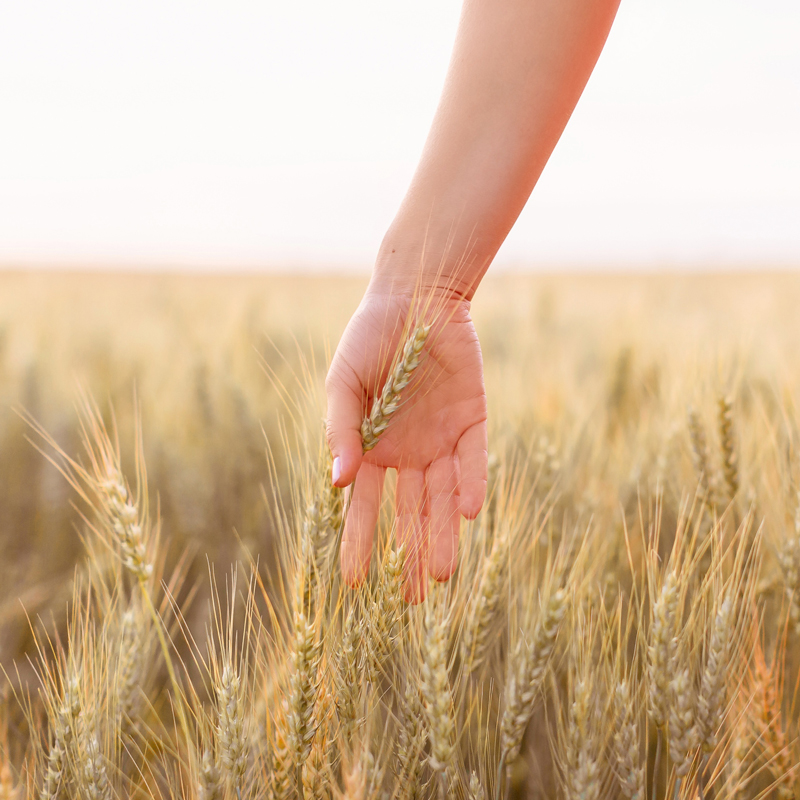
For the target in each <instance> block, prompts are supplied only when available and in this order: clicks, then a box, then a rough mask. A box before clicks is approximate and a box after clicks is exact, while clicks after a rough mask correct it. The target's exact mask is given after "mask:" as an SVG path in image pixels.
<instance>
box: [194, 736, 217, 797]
mask: <svg viewBox="0 0 800 800" xmlns="http://www.w3.org/2000/svg"><path fill="white" fill-rule="evenodd" d="M197 796H198V800H222V784H221V781H220V776H219V769H217V763H216V760H215V758H214V754H213V753H212V752H211V749H210V748H208V747H207V748H206V749H205V750H204V751H203V758H202V759H201V762H200V767H199V769H198V780H197Z"/></svg>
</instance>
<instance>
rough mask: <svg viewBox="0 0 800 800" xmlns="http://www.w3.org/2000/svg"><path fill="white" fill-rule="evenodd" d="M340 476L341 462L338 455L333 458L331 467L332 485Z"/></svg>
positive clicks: (337, 481)
mask: <svg viewBox="0 0 800 800" xmlns="http://www.w3.org/2000/svg"><path fill="white" fill-rule="evenodd" d="M341 477H342V462H341V461H340V460H339V456H336V458H334V459H333V469H332V470H331V481H332V483H333V485H334V486H336V484H337V483H339V478H341Z"/></svg>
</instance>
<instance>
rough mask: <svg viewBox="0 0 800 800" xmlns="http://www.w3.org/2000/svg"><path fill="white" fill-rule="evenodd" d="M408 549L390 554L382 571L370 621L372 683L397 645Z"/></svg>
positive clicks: (370, 671) (370, 674) (401, 548)
mask: <svg viewBox="0 0 800 800" xmlns="http://www.w3.org/2000/svg"><path fill="white" fill-rule="evenodd" d="M405 560H406V546H405V544H402V545H400V547H398V548H397V550H390V551H389V554H388V555H387V556H386V559H385V560H384V563H383V568H382V569H381V579H380V583H379V585H378V592H377V597H376V599H375V603H374V608H373V609H372V611H371V612H370V616H369V620H370V624H369V631H370V636H369V640H368V641H369V648H368V652H369V664H368V668H369V680H370V681H371V682H373V683H374V682H375V681H376V680H377V679H378V676H379V673H380V670H381V667H382V666H383V663H384V662H385V661H386V659H387V658H388V657H389V656H390V655H391V653H392V651H393V650H394V648H395V647H396V645H397V641H398V638H399V635H400V617H401V614H402V608H403V568H404V566H405Z"/></svg>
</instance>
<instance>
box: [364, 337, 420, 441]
mask: <svg viewBox="0 0 800 800" xmlns="http://www.w3.org/2000/svg"><path fill="white" fill-rule="evenodd" d="M430 330H431V326H430V325H418V326H417V327H416V328H415V329H414V331H413V332H412V333H411V335H410V336H409V337H408V339H407V340H406V343H405V345H404V346H403V353H402V356H401V358H400V359H399V361H398V362H397V364H396V365H395V367H394V369H392V371H391V372H390V373H389V377H388V378H387V379H386V383H385V384H384V385H383V391H382V392H381V394H380V396H379V397H376V398H375V401H374V402H373V404H372V411H371V412H370V415H369V416H368V417H364V421H363V422H362V423H361V447H362V449H363V450H364V452H365V453H366V452H367V451H369V450H372V448H373V447H375V445H376V444H377V443H378V439H379V438H380V436H381V434H382V433H383V432H384V431H385V430H386V428H388V427H389V420H390V418H391V416H392V414H394V413H395V412H396V411H397V409H398V408H399V407H400V393H401V392H402V391H403V390H404V389H405V388H406V386H408V384H409V382H410V380H411V376H412V375H413V374H414V371H415V370H416V369H417V367H418V366H419V357H420V354H421V353H422V349H423V348H424V347H425V342H426V341H427V339H428V334H429V333H430Z"/></svg>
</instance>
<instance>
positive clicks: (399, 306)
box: [326, 0, 619, 602]
mask: <svg viewBox="0 0 800 800" xmlns="http://www.w3.org/2000/svg"><path fill="white" fill-rule="evenodd" d="M618 5H619V0H465V2H464V6H463V9H462V14H461V19H460V22H459V27H458V33H457V36H456V41H455V46H454V49H453V55H452V58H451V62H450V67H449V70H448V74H447V78H446V80H445V85H444V89H443V92H442V96H441V100H440V102H439V106H438V109H437V111H436V114H435V117H434V120H433V123H432V126H431V130H430V133H429V134H428V138H427V141H426V143H425V147H424V150H423V153H422V156H421V159H420V162H419V165H418V167H417V170H416V172H415V174H414V177H413V180H412V182H411V185H410V187H409V189H408V192H407V194H406V196H405V198H404V200H403V202H402V204H401V206H400V209H399V211H398V213H397V216H396V217H395V219H394V221H393V222H392V224H391V226H390V228H389V230H388V231H387V233H386V235H385V237H384V239H383V242H382V244H381V247H380V251H379V253H378V256H377V259H376V262H375V268H374V270H373V273H372V277H371V280H370V282H369V285H368V287H367V290H366V292H365V294H364V297H363V299H362V301H361V304H360V305H359V307H358V309H357V310H356V312H355V314H354V315H353V317H352V319H351V320H350V323H349V324H348V326H347V328H346V330H345V332H344V334H343V336H342V338H341V340H340V342H339V345H338V347H337V349H336V353H335V355H334V358H333V361H332V363H331V367H330V370H329V372H328V377H327V380H326V392H327V401H328V413H327V436H328V444H329V445H330V448H331V452H332V454H333V456H334V467H333V474H332V480H333V483H334V484H335V485H336V486H340V487H345V486H351V484H352V488H351V497H350V504H349V511H348V515H347V519H346V521H345V526H344V532H343V535H342V544H341V553H340V558H341V570H342V576H343V578H344V580H345V581H346V582H348V583H349V584H351V585H357V584H358V583H360V582H361V581H362V580H363V579H364V577H365V575H366V572H367V570H368V568H369V561H370V554H371V551H372V538H373V534H374V530H375V526H376V523H377V518H378V511H379V508H380V502H381V494H382V490H383V484H384V479H385V474H386V470H387V469H396V470H397V488H396V510H395V511H396V537H397V541H398V544H401V543H406V546H407V550H406V571H405V592H406V598H407V599H408V600H411V601H413V602H418V601H420V600H422V599H424V596H425V591H426V586H427V575H428V574H430V575H431V576H432V577H433V578H435V579H436V580H440V581H442V580H447V579H448V578H449V577H450V576H451V575H452V573H453V571H454V569H455V567H456V564H457V556H458V536H459V527H460V518H461V517H462V516H463V517H466V518H467V519H473V518H474V517H475V516H476V515H477V514H478V512H479V511H480V509H481V506H482V504H483V501H484V499H485V495H486V477H487V441H486V392H485V389H484V382H483V362H482V360H481V352H480V344H479V342H478V337H477V334H476V332H475V328H474V326H473V323H472V320H471V318H470V303H471V301H472V298H473V295H474V293H475V290H476V289H477V288H478V285H479V284H480V281H481V279H482V278H483V276H484V274H485V273H486V270H487V269H488V268H489V265H490V264H491V262H492V259H493V258H494V256H495V255H496V253H497V251H498V249H499V247H500V245H501V244H502V243H503V241H504V240H505V238H506V236H507V235H508V232H509V231H510V230H511V227H512V226H513V224H514V222H515V221H516V219H517V217H518V216H519V213H520V211H521V210H522V208H523V206H524V205H525V203H526V202H527V199H528V197H529V196H530V193H531V191H532V190H533V187H534V186H535V184H536V182H537V180H538V179H539V176H540V175H541V173H542V170H543V169H544V166H545V164H546V163H547V160H548V158H549V157H550V154H551V153H552V151H553V148H554V147H555V145H556V143H557V142H558V140H559V138H560V136H561V134H562V132H563V130H564V127H565V126H566V124H567V121H568V120H569V117H570V115H571V114H572V111H573V110H574V108H575V105H576V104H577V102H578V99H579V98H580V96H581V93H582V92H583V89H584V87H585V86H586V82H587V81H588V79H589V76H590V75H591V72H592V70H593V69H594V66H595V64H596V62H597V59H598V57H599V55H600V52H601V50H602V48H603V45H604V44H605V41H606V38H607V36H608V32H609V30H610V28H611V24H612V22H613V20H614V16H615V14H616V11H617V7H618ZM420 297H425V298H429V299H430V300H431V301H432V303H433V304H434V305H435V306H436V308H437V311H438V313H437V323H436V325H435V328H434V331H432V334H431V336H430V337H429V343H428V344H427V345H426V348H425V350H424V355H423V366H422V367H420V370H419V373H420V374H419V375H418V376H415V384H413V385H416V387H417V388H416V390H415V391H413V392H411V393H410V397H409V399H408V401H407V402H406V403H404V405H403V407H402V408H401V409H400V410H399V411H398V412H397V413H396V414H395V416H393V417H392V421H391V423H390V425H389V428H388V429H387V431H386V432H385V433H384V434H383V435H382V436H381V438H380V440H379V442H378V444H377V445H376V447H375V448H374V449H373V450H371V451H369V452H368V453H366V454H362V449H361V430H360V428H361V421H362V419H363V417H364V413H365V410H366V409H368V408H369V407H370V406H371V402H372V398H373V397H374V395H375V394H377V393H380V391H381V388H382V386H383V383H384V381H385V379H386V375H387V372H388V369H389V367H390V366H391V357H392V355H393V354H394V353H395V352H396V351H397V348H398V346H401V345H402V341H401V331H402V329H403V325H404V323H405V322H406V318H407V316H408V315H409V313H410V310H411V309H413V308H414V305H413V304H414V301H415V298H420ZM413 385H412V386H413ZM411 388H412V387H409V389H411Z"/></svg>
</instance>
